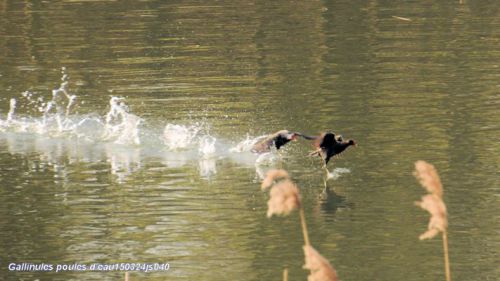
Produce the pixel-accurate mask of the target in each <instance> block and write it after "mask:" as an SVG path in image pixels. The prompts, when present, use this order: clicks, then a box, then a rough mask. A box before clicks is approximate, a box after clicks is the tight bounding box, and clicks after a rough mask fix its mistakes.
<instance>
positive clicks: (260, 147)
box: [251, 130, 314, 153]
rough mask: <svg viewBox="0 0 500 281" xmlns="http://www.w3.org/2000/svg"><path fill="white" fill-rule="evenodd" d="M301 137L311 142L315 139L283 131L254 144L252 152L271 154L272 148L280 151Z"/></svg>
mask: <svg viewBox="0 0 500 281" xmlns="http://www.w3.org/2000/svg"><path fill="white" fill-rule="evenodd" d="M299 136H300V137H303V138H305V139H309V140H311V139H314V137H309V136H305V135H303V134H301V133H297V132H290V131H288V130H281V131H278V132H276V133H274V134H271V135H269V136H267V137H266V138H265V139H263V140H261V141H259V142H258V143H256V144H254V145H253V147H252V149H251V151H252V152H255V153H264V152H269V151H271V148H272V147H273V146H274V147H276V149H280V147H282V146H284V145H285V144H287V143H289V142H290V141H295V140H297V138H298V137H299Z"/></svg>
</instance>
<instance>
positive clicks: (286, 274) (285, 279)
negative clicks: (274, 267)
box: [283, 268, 288, 281]
mask: <svg viewBox="0 0 500 281" xmlns="http://www.w3.org/2000/svg"><path fill="white" fill-rule="evenodd" d="M283 281H288V268H285V269H283Z"/></svg>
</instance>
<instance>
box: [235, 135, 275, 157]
mask: <svg viewBox="0 0 500 281" xmlns="http://www.w3.org/2000/svg"><path fill="white" fill-rule="evenodd" d="M264 137H266V136H265V135H264V136H259V137H255V138H254V137H250V136H249V135H247V137H246V138H245V139H244V140H242V141H240V142H239V143H238V144H236V145H235V146H234V147H231V148H230V149H229V151H230V152H236V153H240V152H248V151H250V150H252V147H253V146H254V144H256V143H257V142H259V141H260V140H261V139H262V138H264Z"/></svg>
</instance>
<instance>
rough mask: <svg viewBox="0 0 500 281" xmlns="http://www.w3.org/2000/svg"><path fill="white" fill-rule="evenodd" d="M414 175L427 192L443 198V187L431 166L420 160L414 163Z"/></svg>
mask: <svg viewBox="0 0 500 281" xmlns="http://www.w3.org/2000/svg"><path fill="white" fill-rule="evenodd" d="M414 175H415V177H416V178H417V180H418V181H419V182H420V184H421V185H422V186H423V187H425V189H426V190H427V192H429V193H432V194H434V195H436V196H438V197H440V198H442V197H443V186H442V185H441V180H440V179H439V175H438V173H437V171H436V168H434V166H433V165H431V164H429V163H427V162H425V161H422V160H419V161H417V162H415V173H414Z"/></svg>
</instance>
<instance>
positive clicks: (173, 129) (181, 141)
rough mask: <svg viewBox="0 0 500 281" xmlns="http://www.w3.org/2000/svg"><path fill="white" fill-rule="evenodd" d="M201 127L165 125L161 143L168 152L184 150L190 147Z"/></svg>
mask: <svg viewBox="0 0 500 281" xmlns="http://www.w3.org/2000/svg"><path fill="white" fill-rule="evenodd" d="M200 130H201V127H200V126H199V125H193V126H183V125H176V124H167V125H166V126H165V129H164V130H163V142H164V144H165V145H166V146H167V147H168V149H170V150H179V149H186V148H188V147H189V146H191V145H192V144H193V143H194V142H195V140H196V136H197V135H198V132H200Z"/></svg>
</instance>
